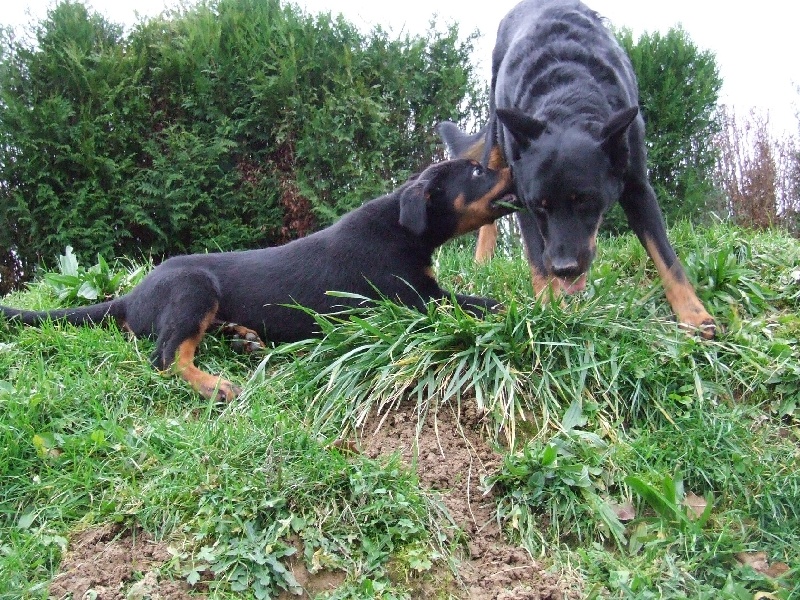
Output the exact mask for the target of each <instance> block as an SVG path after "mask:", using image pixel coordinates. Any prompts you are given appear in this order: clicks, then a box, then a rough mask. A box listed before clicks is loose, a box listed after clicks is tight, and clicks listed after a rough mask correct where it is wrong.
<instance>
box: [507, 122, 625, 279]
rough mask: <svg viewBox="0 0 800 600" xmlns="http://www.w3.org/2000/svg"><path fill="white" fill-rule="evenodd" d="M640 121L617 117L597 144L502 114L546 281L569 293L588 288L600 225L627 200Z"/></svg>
mask: <svg viewBox="0 0 800 600" xmlns="http://www.w3.org/2000/svg"><path fill="white" fill-rule="evenodd" d="M637 114H638V108H637V107H634V108H629V109H625V110H621V111H619V112H617V113H615V114H614V115H612V116H611V118H610V119H609V120H608V122H607V123H606V124H605V126H604V127H602V129H601V131H600V134H599V136H598V135H597V134H593V133H592V132H589V131H587V130H584V129H581V128H578V127H568V128H561V127H559V126H557V125H555V124H548V123H546V122H543V121H540V120H537V119H534V118H531V117H530V116H528V115H526V114H525V113H523V112H521V111H519V110H515V109H510V110H506V109H498V110H497V117H498V119H499V120H500V123H502V125H503V126H505V129H506V131H507V132H508V133H509V134H510V136H511V137H510V139H506V143H505V153H506V159H507V160H508V162H509V164H510V165H511V168H512V171H513V173H514V180H515V182H516V188H517V193H518V195H519V197H520V200H521V203H522V205H523V206H524V207H525V209H526V210H529V211H530V212H531V213H532V214H533V216H534V218H535V220H536V223H537V225H538V227H539V232H540V233H541V234H542V238H543V239H544V252H543V253H542V258H543V261H544V265H545V268H546V269H547V271H548V272H547V273H546V275H552V276H554V277H556V278H557V279H558V281H559V283H560V285H561V288H562V289H563V290H564V291H565V292H566V293H573V292H577V291H580V290H581V289H583V288H584V286H585V284H586V272H587V271H588V269H589V266H590V265H591V262H592V260H593V259H594V255H595V249H596V236H597V230H598V228H599V227H600V222H601V221H602V218H603V215H604V214H605V212H606V211H607V210H608V209H609V207H610V206H611V205H612V204H613V203H614V202H616V201H617V200H618V199H619V197H620V195H621V194H622V189H623V185H624V177H625V174H626V172H627V170H628V164H629V162H630V149H629V146H628V128H629V127H630V125H631V123H632V122H633V120H634V119H635V118H636V115H637Z"/></svg>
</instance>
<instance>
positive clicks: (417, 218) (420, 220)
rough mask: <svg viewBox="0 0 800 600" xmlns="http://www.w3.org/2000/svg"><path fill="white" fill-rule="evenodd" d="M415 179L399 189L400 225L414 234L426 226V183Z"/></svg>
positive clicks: (423, 229) (418, 233)
mask: <svg viewBox="0 0 800 600" xmlns="http://www.w3.org/2000/svg"><path fill="white" fill-rule="evenodd" d="M429 184H430V182H429V181H428V180H425V179H417V180H416V181H414V182H413V183H409V184H408V185H407V186H406V187H404V188H403V189H402V190H401V191H400V225H402V226H403V227H405V228H406V229H408V230H409V231H410V232H411V233H413V234H415V235H422V233H423V232H424V231H425V229H426V228H427V227H428V185H429Z"/></svg>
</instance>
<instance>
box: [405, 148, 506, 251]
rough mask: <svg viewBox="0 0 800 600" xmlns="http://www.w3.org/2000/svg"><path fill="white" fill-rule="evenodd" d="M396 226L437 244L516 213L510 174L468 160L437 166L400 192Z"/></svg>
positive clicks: (431, 167)
mask: <svg viewBox="0 0 800 600" xmlns="http://www.w3.org/2000/svg"><path fill="white" fill-rule="evenodd" d="M399 193H400V225H402V226H403V227H405V228H406V229H408V230H409V231H411V232H413V233H414V234H416V235H418V236H421V237H426V238H428V239H429V240H431V241H432V242H433V243H435V244H436V245H438V244H442V243H444V242H445V241H447V240H448V239H450V238H453V237H455V236H457V235H461V234H463V233H466V232H468V231H473V230H475V229H478V228H479V227H481V226H482V225H486V224H488V223H491V222H493V221H494V220H495V219H498V218H499V217H502V216H503V215H507V214H509V213H511V212H513V211H514V210H515V208H516V207H515V203H516V196H515V195H514V185H513V183H512V181H511V169H508V168H505V169H502V170H499V171H495V170H492V169H487V168H485V167H483V166H481V164H480V163H478V162H477V161H474V160H470V159H456V160H449V161H445V162H441V163H438V164H435V165H432V166H430V167H428V168H427V169H425V171H423V172H422V173H421V174H420V175H419V177H417V178H416V179H415V180H413V181H410V182H408V183H406V185H405V186H403V187H402V188H401V189H400V192H399Z"/></svg>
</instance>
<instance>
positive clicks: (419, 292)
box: [0, 159, 514, 400]
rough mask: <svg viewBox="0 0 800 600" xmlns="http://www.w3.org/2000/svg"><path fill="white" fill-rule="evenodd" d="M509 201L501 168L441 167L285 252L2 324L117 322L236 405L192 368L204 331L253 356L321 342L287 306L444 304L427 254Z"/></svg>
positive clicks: (329, 308)
mask: <svg viewBox="0 0 800 600" xmlns="http://www.w3.org/2000/svg"><path fill="white" fill-rule="evenodd" d="M511 190H512V183H511V172H510V169H508V168H505V169H502V170H501V171H494V170H489V169H486V168H484V167H482V166H481V165H480V164H479V163H477V162H475V161H472V160H466V159H462V160H452V161H447V162H443V163H439V164H436V165H433V166H430V167H428V168H427V169H426V170H425V171H423V172H422V173H421V174H420V175H419V176H418V177H417V178H415V179H412V180H410V181H408V182H406V183H405V184H404V185H403V186H401V187H400V188H398V189H397V190H396V191H394V192H393V193H390V194H387V195H385V196H382V197H380V198H377V199H375V200H372V201H370V202H368V203H366V204H365V205H364V206H362V207H360V208H358V209H356V210H354V211H352V212H350V213H349V214H347V215H345V216H344V217H342V219H341V220H340V221H338V222H337V223H336V224H335V225H332V226H331V227H328V228H327V229H324V230H322V231H319V232H317V233H315V234H313V235H310V236H308V237H306V238H302V239H299V240H295V241H293V242H290V243H288V244H286V245H284V246H279V247H275V248H264V249H261V250H249V251H244V252H223V253H215V254H192V255H187V256H176V257H174V258H170V259H168V260H166V261H164V262H163V263H161V264H160V265H159V266H158V267H156V268H155V269H154V270H153V271H152V272H151V273H150V274H148V275H147V277H145V279H144V280H143V281H142V282H141V283H140V284H139V285H137V286H136V287H135V288H134V289H133V290H132V291H131V292H130V293H128V294H126V295H124V296H122V297H120V298H117V299H115V300H111V301H109V302H104V303H101V304H95V305H93V306H89V307H84V308H67V309H61V310H50V311H42V312H35V311H24V310H17V309H13V308H7V307H0V312H2V314H4V315H5V316H6V317H9V318H17V319H19V320H21V321H22V322H24V323H27V324H29V325H35V324H38V323H41V322H42V321H44V320H47V319H61V320H65V321H67V322H69V323H72V324H76V325H81V324H96V323H100V322H101V321H104V320H115V321H116V322H117V323H118V325H119V326H120V327H121V328H123V329H126V330H128V331H130V332H132V333H133V334H134V335H136V336H143V335H154V336H155V337H156V339H157V344H156V349H155V352H154V354H153V357H152V361H153V364H154V365H155V366H156V367H157V368H158V369H161V370H166V369H167V368H169V367H170V365H172V364H173V362H174V363H175V366H176V368H177V371H178V373H179V374H180V375H181V377H183V378H184V379H185V380H186V381H188V382H189V383H190V384H191V385H192V387H193V388H194V389H196V390H197V391H198V392H200V393H201V394H202V395H203V396H206V397H208V398H218V399H224V400H230V399H232V398H234V397H235V396H237V395H238V394H239V393H240V391H241V390H240V389H239V388H238V387H237V386H235V385H233V384H232V383H231V382H229V381H226V380H225V379H222V378H221V377H216V376H213V375H210V374H208V373H205V372H203V371H201V370H200V369H198V368H197V367H196V366H195V365H194V356H195V352H196V350H197V346H198V344H199V343H200V340H201V339H202V337H203V335H205V333H206V330H208V329H209V328H210V327H211V326H212V325H225V326H226V327H225V328H226V330H227V331H228V332H229V333H235V334H237V335H239V336H242V337H243V338H244V339H247V340H251V341H252V343H253V344H255V345H256V346H259V345H260V344H261V341H260V340H261V339H266V340H271V341H273V342H286V341H294V340H298V339H303V338H307V337H312V336H314V335H316V334H318V333H319V332H318V331H317V329H316V328H315V323H314V320H313V318H312V317H311V316H310V315H308V314H307V313H305V312H304V311H302V310H298V309H297V308H294V307H292V306H285V305H292V304H294V303H297V304H300V305H302V306H304V307H308V308H311V309H313V310H315V311H317V312H320V313H331V312H334V311H336V310H340V309H341V306H342V305H345V304H350V305H353V304H354V303H355V302H356V301H355V300H349V299H346V298H338V297H332V296H330V295H327V294H326V292H328V291H342V292H351V293H353V294H360V295H363V296H366V297H369V298H376V297H377V296H378V295H383V296H385V297H387V298H390V299H393V300H398V301H399V302H401V303H403V304H406V305H409V306H414V307H417V308H420V309H423V308H424V306H425V304H426V303H427V302H429V301H430V300H438V299H442V298H445V297H449V294H448V293H447V292H445V291H444V290H442V289H441V288H440V287H439V285H438V284H437V282H436V280H435V279H434V275H433V271H432V260H431V259H432V255H433V252H434V250H435V249H436V248H437V247H438V246H440V245H441V244H443V243H444V242H446V241H447V240H449V239H451V238H453V237H455V236H457V235H460V234H462V233H466V232H467V231H472V230H475V229H477V228H478V227H480V226H482V225H485V224H487V223H490V222H493V221H494V220H495V219H497V218H498V217H501V216H503V215H505V214H508V213H509V212H510V210H509V208H507V207H505V206H503V205H502V204H499V203H498V202H499V201H501V200H505V201H509V202H510V201H513V200H514V197H513V195H511ZM456 300H457V301H458V303H459V304H460V305H462V306H463V307H464V308H465V309H467V310H469V311H470V312H472V313H481V312H483V311H485V310H491V309H493V308H494V307H495V306H496V305H497V302H495V301H494V300H491V299H489V298H480V297H474V296H460V295H459V296H456ZM234 324H235V325H234Z"/></svg>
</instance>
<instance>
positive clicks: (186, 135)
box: [0, 0, 486, 291]
mask: <svg viewBox="0 0 800 600" xmlns="http://www.w3.org/2000/svg"><path fill="white" fill-rule="evenodd" d="M33 32H34V35H33V37H32V38H29V39H26V38H15V37H14V36H13V34H12V33H11V32H10V31H4V32H3V36H2V39H0V103H1V104H0V105H1V106H2V111H0V136H2V144H0V291H5V290H8V289H10V288H11V287H12V286H15V285H17V284H19V283H20V282H21V281H23V280H26V279H29V278H30V277H31V276H32V275H33V271H34V270H35V267H36V266H38V265H40V264H41V263H42V262H43V261H51V260H52V259H53V257H55V256H57V255H58V253H59V252H62V251H63V249H64V247H66V246H67V245H68V244H69V245H71V246H73V247H74V248H75V251H76V253H77V254H78V256H83V258H84V260H90V259H94V256H95V253H98V252H99V253H102V254H103V255H105V256H109V257H110V256H131V257H134V258H135V257H136V256H142V255H149V256H153V257H154V258H155V259H156V260H159V259H161V258H162V257H165V256H169V255H172V254H178V253H183V252H199V251H203V250H218V249H222V250H230V249H240V248H249V247H258V246H263V245H268V244H277V243H281V242H285V241H287V240H289V239H292V238H294V237H297V236H299V235H303V234H305V233H307V232H309V231H310V230H312V229H315V228H318V227H321V226H323V225H325V224H327V223H329V222H331V221H332V220H334V219H335V218H336V217H337V216H339V215H340V214H342V213H344V212H346V211H347V210H349V209H351V208H353V207H355V206H358V205H359V204H360V203H361V202H363V200H365V199H367V198H370V197H373V196H375V195H378V194H380V193H383V192H384V191H386V190H387V189H388V188H390V187H392V186H394V185H395V184H396V183H397V182H398V181H400V180H403V179H404V178H405V177H406V176H407V175H408V174H409V173H411V172H414V171H416V170H418V169H420V168H421V167H423V166H424V165H426V164H428V163H429V162H431V161H433V160H435V159H438V158H440V157H441V152H442V149H441V146H440V144H439V143H438V139H437V137H436V135H435V132H434V130H433V126H434V125H435V123H436V122H437V121H439V120H442V119H454V120H457V121H460V122H461V123H462V124H465V125H466V124H468V123H475V122H477V121H480V120H481V118H482V115H481V111H482V110H485V108H484V107H485V105H486V102H485V89H484V87H483V86H482V84H479V83H478V79H477V77H476V76H475V74H474V73H473V72H472V67H471V66H470V63H469V55H470V52H471V50H472V42H473V37H472V36H470V37H467V38H466V39H460V37H459V34H458V30H457V28H456V27H455V26H452V27H451V28H449V29H448V30H446V31H438V30H435V29H433V28H431V30H430V31H429V32H428V33H426V34H425V35H423V36H408V35H404V36H400V37H398V36H394V35H390V34H389V33H387V32H386V31H383V30H381V29H379V28H378V29H375V30H373V31H371V32H369V33H362V32H361V31H359V30H358V29H357V28H356V27H355V26H354V25H352V24H350V23H348V22H347V21H345V20H344V19H343V18H342V17H334V16H332V15H330V14H322V15H314V16H312V15H307V14H304V13H303V12H302V11H301V10H300V9H299V8H297V7H296V6H294V5H288V4H284V3H281V2H278V1H277V0H213V1H210V2H203V3H201V4H198V5H195V6H192V7H189V8H185V9H180V10H175V11H173V12H167V13H165V14H163V15H161V16H159V17H156V18H153V19H149V20H145V21H142V22H140V23H139V24H138V25H136V26H135V27H134V28H133V29H132V30H131V31H130V32H129V33H124V32H123V29H122V27H121V26H120V25H117V24H114V23H110V22H108V21H107V20H105V19H104V18H103V17H102V16H100V15H98V14H96V13H94V12H92V11H91V10H90V9H88V8H87V7H86V6H84V5H83V4H81V3H77V2H70V1H67V2H62V3H60V4H58V5H56V6H55V7H54V8H53V9H51V10H50V11H49V13H48V16H47V18H46V19H44V20H43V21H42V22H40V23H38V24H34V26H33Z"/></svg>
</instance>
